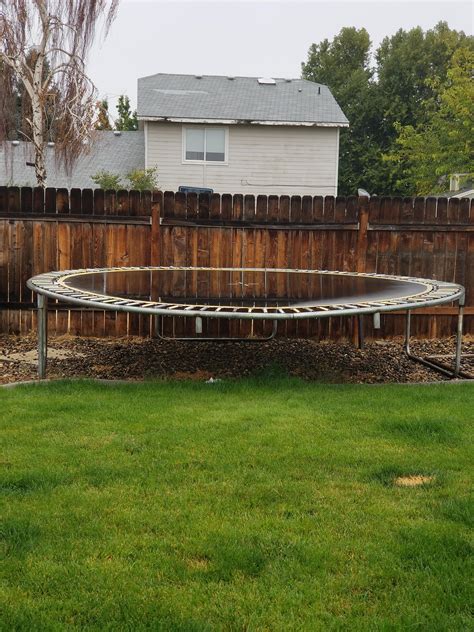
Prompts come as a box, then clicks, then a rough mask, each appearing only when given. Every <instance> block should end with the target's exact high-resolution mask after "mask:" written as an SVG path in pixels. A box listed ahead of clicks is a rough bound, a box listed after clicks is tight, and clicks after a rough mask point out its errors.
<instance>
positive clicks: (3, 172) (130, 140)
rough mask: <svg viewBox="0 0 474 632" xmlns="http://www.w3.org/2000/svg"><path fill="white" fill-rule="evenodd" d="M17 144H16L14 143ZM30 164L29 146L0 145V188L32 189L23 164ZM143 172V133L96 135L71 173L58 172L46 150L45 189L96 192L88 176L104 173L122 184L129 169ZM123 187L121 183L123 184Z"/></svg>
mask: <svg viewBox="0 0 474 632" xmlns="http://www.w3.org/2000/svg"><path fill="white" fill-rule="evenodd" d="M16 142H18V141H16ZM33 161H34V152H33V147H32V145H31V143H26V142H23V141H20V142H19V143H18V144H13V143H12V142H11V141H10V142H9V143H8V147H5V146H2V145H0V185H1V186H5V185H10V186H13V185H17V186H36V179H35V170H34V167H28V166H27V165H26V162H33ZM144 168H145V141H144V134H143V132H120V134H117V133H114V132H113V131H97V132H96V134H95V135H94V137H93V142H92V143H91V145H90V146H89V147H88V150H87V153H84V154H83V155H82V156H81V157H80V158H79V159H78V161H77V162H76V163H75V165H74V167H73V169H72V173H71V174H70V175H68V174H67V173H65V171H64V169H62V168H58V166H57V165H56V161H55V157H54V147H47V148H46V173H47V185H48V186H49V187H57V188H60V187H61V188H66V189H71V188H73V187H77V188H80V189H87V188H97V185H96V184H95V183H94V182H93V181H92V180H91V176H92V175H95V174H96V173H97V172H98V171H101V170H105V171H109V172H110V173H113V174H118V175H120V176H122V179H123V180H124V181H125V176H126V175H127V173H129V172H130V171H132V169H144ZM124 183H125V182H124Z"/></svg>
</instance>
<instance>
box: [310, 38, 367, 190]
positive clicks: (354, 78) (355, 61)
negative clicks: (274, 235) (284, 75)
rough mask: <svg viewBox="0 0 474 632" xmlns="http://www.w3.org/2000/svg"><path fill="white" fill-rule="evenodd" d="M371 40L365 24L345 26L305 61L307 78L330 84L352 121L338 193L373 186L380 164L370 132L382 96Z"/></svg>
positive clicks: (343, 145) (345, 133)
mask: <svg viewBox="0 0 474 632" xmlns="http://www.w3.org/2000/svg"><path fill="white" fill-rule="evenodd" d="M370 47H371V41H370V37H369V34H368V33H367V31H366V30H365V29H363V28H362V29H359V30H358V29H356V28H353V27H351V28H343V29H341V31H340V33H339V34H338V35H336V37H335V38H334V39H333V41H332V42H329V41H328V40H327V39H326V40H324V41H323V42H321V43H320V44H312V45H311V47H310V49H309V52H308V61H307V62H306V63H303V64H302V74H303V77H304V78H305V79H309V80H310V81H316V82H318V83H323V84H325V85H328V86H329V88H330V89H331V92H332V93H333V95H334V97H335V98H336V100H337V102H338V103H339V105H340V106H341V108H342V109H343V111H344V113H345V114H346V116H347V118H348V119H349V122H350V127H349V129H341V135H340V148H339V192H340V193H341V194H342V195H349V194H353V193H355V191H356V189H357V187H359V186H362V187H364V188H373V180H374V178H375V174H376V172H377V166H378V163H379V156H378V151H377V150H378V148H377V145H376V144H374V142H373V139H372V136H371V132H372V130H373V129H374V127H376V125H377V120H378V108H377V105H378V100H377V93H376V90H375V89H374V83H373V70H372V68H371V67H370Z"/></svg>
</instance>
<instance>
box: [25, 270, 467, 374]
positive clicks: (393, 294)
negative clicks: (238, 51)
mask: <svg viewBox="0 0 474 632" xmlns="http://www.w3.org/2000/svg"><path fill="white" fill-rule="evenodd" d="M27 285H28V287H29V288H30V289H31V290H33V291H34V292H35V293H36V294H37V295H38V346H39V350H38V351H39V354H38V373H39V377H40V378H44V377H45V376H46V361H47V300H48V298H50V299H55V300H58V301H61V302H65V303H71V304H74V305H79V306H84V307H88V308H92V309H100V310H113V311H125V312H139V313H142V314H150V315H153V316H156V317H158V318H159V317H162V316H174V317H188V318H189V317H193V318H195V319H196V330H197V331H199V330H200V324H201V323H202V319H203V318H225V319H236V318H237V319H254V320H265V321H270V322H272V323H273V332H272V335H271V336H270V337H272V336H273V335H275V333H276V327H277V324H278V321H279V320H290V319H307V318H328V317H330V316H358V317H359V319H361V318H362V316H363V315H365V314H371V315H373V317H374V326H375V327H379V326H380V314H381V313H384V312H392V311H400V310H403V311H404V312H406V332H405V345H404V350H405V353H406V354H407V355H408V356H409V357H410V358H411V359H413V360H416V361H418V362H421V363H423V364H425V365H426V366H429V367H431V368H433V369H436V370H438V371H441V372H442V373H444V374H445V375H447V376H449V377H457V376H458V375H461V371H460V362H461V343H462V326H463V306H464V298H465V291H464V288H463V287H462V286H461V285H457V284H455V283H446V282H442V281H435V280H430V279H419V278H412V277H403V276H389V275H383V274H371V273H357V272H337V271H328V270H299V269H283V268H278V269H274V268H272V269H270V268H204V267H173V266H168V267H129V268H95V269H82V270H64V271H56V272H48V273H45V274H40V275H38V276H35V277H32V278H31V279H29V280H28V282H27ZM452 302H457V303H458V306H459V311H458V319H457V331H456V351H455V359H454V366H453V367H448V366H446V365H443V364H441V363H439V362H436V361H434V360H430V359H425V358H421V357H419V356H416V355H414V354H413V353H412V351H411V349H410V322H411V321H410V316H411V312H412V311H413V310H416V309H420V308H423V307H431V306H434V305H441V304H444V303H452ZM359 322H360V321H359ZM201 339H202V338H201ZM232 339H233V338H231V339H230V340H232ZM208 340H209V338H208ZM216 340H219V338H217V339H216Z"/></svg>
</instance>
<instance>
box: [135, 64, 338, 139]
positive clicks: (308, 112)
mask: <svg viewBox="0 0 474 632" xmlns="http://www.w3.org/2000/svg"><path fill="white" fill-rule="evenodd" d="M137 111H138V118H139V119H142V120H196V121H210V122H212V121H216V122H218V121H219V122H223V121H225V122H228V123H261V124H262V123H266V124H280V125H283V124H289V125H322V126H324V125H328V126H330V125H333V126H336V127H346V126H347V125H348V120H347V118H346V117H345V116H344V113H343V112H342V110H341V108H340V107H339V105H338V103H337V102H336V100H335V98H334V97H333V95H332V94H331V91H330V90H329V88H328V87H327V86H325V85H322V84H317V83H314V82H312V81H307V80H306V79H273V80H271V81H270V80H268V79H266V80H263V81H262V80H259V79H258V78H257V77H223V76H210V75H202V76H201V75H168V74H162V73H160V74H156V75H151V76H149V77H142V78H140V79H138V108H137Z"/></svg>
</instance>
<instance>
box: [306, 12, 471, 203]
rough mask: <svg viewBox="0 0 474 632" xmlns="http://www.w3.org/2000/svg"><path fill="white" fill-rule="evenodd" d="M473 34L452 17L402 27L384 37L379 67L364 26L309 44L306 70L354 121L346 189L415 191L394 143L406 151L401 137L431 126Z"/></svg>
mask: <svg viewBox="0 0 474 632" xmlns="http://www.w3.org/2000/svg"><path fill="white" fill-rule="evenodd" d="M472 41H473V40H472V38H468V37H466V35H465V34H464V33H463V32H458V31H455V30H452V29H450V28H449V27H448V25H447V24H446V23H445V22H440V23H439V24H437V25H436V26H435V27H434V28H433V29H431V30H429V31H426V32H424V31H423V30H422V29H421V28H419V27H418V28H414V29H411V30H410V31H404V30H402V29H400V30H399V31H397V33H395V34H394V35H393V36H390V37H386V38H385V39H384V40H383V41H382V43H381V45H380V46H379V48H378V49H377V51H376V52H375V56H374V59H375V67H372V66H371V65H370V59H371V44H370V38H369V36H368V34H367V32H366V31H365V29H360V30H357V29H354V28H351V29H348V28H344V29H342V30H341V31H340V33H339V34H338V35H337V36H336V37H335V38H334V39H333V41H332V42H329V41H328V40H324V41H323V42H322V43H321V44H313V45H312V46H311V47H310V49H309V53H308V61H307V63H306V64H303V65H302V68H303V77H305V78H306V79H310V80H312V81H319V82H321V83H325V84H327V85H328V86H329V88H330V89H331V91H332V92H333V94H334V96H335V97H336V99H337V101H338V102H339V104H340V105H341V107H342V109H343V110H344V112H345V114H346V116H347V117H348V119H349V122H350V128H349V130H348V131H347V130H341V140H340V164H339V191H340V193H341V194H348V193H355V191H356V188H357V187H358V186H362V187H363V188H365V189H367V190H369V191H370V192H372V193H378V194H384V193H385V194H410V193H411V192H412V191H411V187H412V186H413V177H412V176H411V175H410V176H409V175H408V172H407V171H406V167H405V166H404V164H405V163H404V162H403V161H402V160H401V159H400V160H396V159H394V156H393V155H392V152H393V150H394V148H395V147H396V148H397V150H400V146H399V145H397V143H396V141H397V137H398V135H399V134H400V133H401V130H402V129H404V128H408V127H409V126H412V127H413V128H414V129H415V130H417V131H418V132H419V131H420V130H421V127H420V126H430V121H431V119H432V117H433V116H434V115H435V114H436V113H437V111H438V110H439V107H440V90H442V89H443V86H444V85H445V84H446V81H447V78H448V69H449V66H450V61H451V59H452V57H453V55H454V53H455V52H456V51H457V50H459V49H461V48H464V47H465V48H471V47H472ZM431 130H432V133H434V128H433V127H431ZM405 133H406V134H408V131H406V132H405ZM386 156H391V158H390V159H389V160H387V159H386Z"/></svg>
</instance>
